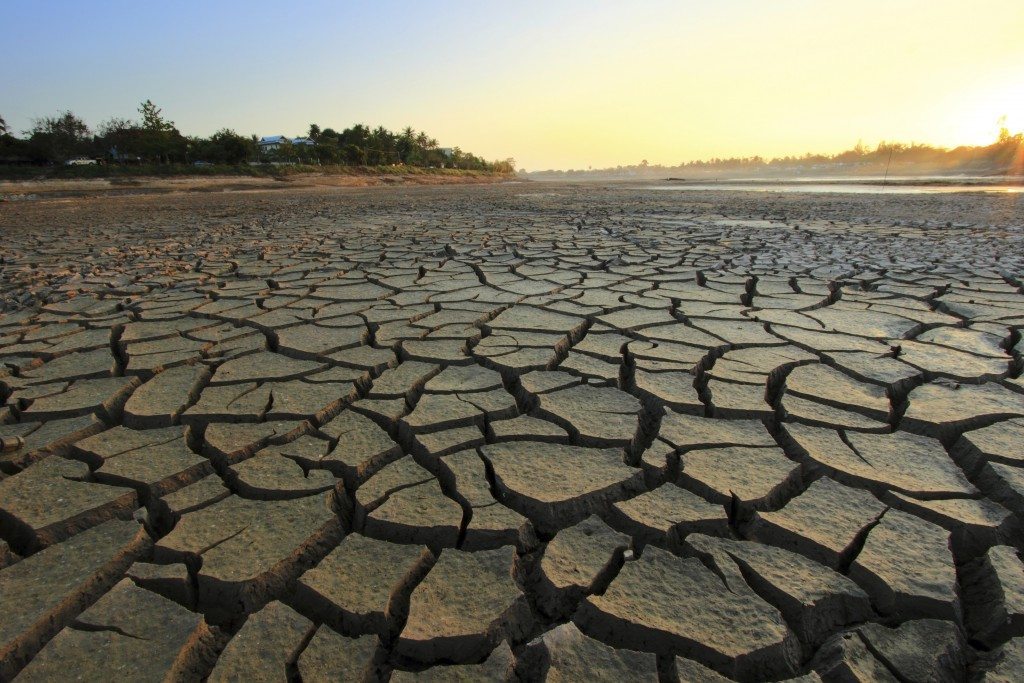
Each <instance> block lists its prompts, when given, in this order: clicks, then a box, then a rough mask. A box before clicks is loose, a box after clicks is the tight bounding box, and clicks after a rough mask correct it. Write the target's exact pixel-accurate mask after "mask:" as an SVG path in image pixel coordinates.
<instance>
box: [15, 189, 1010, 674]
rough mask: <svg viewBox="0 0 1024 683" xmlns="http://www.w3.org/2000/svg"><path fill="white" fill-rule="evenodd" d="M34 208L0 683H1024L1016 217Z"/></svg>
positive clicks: (903, 201)
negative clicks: (74, 679)
mask: <svg viewBox="0 0 1024 683" xmlns="http://www.w3.org/2000/svg"><path fill="white" fill-rule="evenodd" d="M419 180H420V178H413V179H411V180H409V183H415V182H418V181H419ZM21 188H22V189H23V190H26V188H28V189H27V190H26V191H24V192H16V193H13V194H17V195H18V197H17V198H16V199H15V200H12V201H6V202H3V203H0V235H2V236H3V245H2V247H0V398H2V402H0V437H2V438H3V443H2V445H3V450H2V452H0V615H3V618H0V680H11V679H16V680H18V681H35V680H58V679H62V678H66V676H67V672H68V671H69V670H72V671H74V672H75V673H76V675H78V676H79V677H80V678H81V679H82V680H98V679H109V677H110V676H111V674H112V673H113V672H116V674H115V675H117V676H119V677H120V678H122V679H124V680H133V681H134V680H197V681H198V680H204V679H206V680H211V681H225V680H270V679H274V680H290V681H307V682H308V681H320V680H367V681H382V680H392V681H410V680H421V679H422V680H456V679H458V680H523V681H539V680H571V681H577V680H614V681H624V680H650V681H656V680H661V681H676V680H679V681H723V680H736V681H764V680H773V681H779V680H791V679H792V680H797V679H799V680H802V681H818V680H825V681H833V680H837V681H838V680H841V681H846V680H884V681H918V680H920V681H926V680H927V681H960V680H963V681H967V680H979V679H981V678H982V677H987V678H986V679H985V680H1013V679H1014V678H1015V677H1017V676H1019V672H1020V671H1021V670H1024V563H1022V561H1021V556H1020V554H1019V553H1020V551H1021V549H1022V548H1024V536H1022V526H1021V523H1022V521H1024V520H1022V516H1024V453H1022V451H1021V444H1022V443H1024V380H1022V376H1021V371H1022V363H1024V359H1022V352H1024V341H1022V330H1024V206H1022V204H1021V196H1020V195H998V194H982V193H974V194H966V193H964V194H957V193H953V194H941V195H906V194H901V195H886V194H884V193H880V194H858V195H842V194H815V195H809V194H798V193H771V192H767V193H750V192H735V191H732V192H730V191H716V192H687V193H672V192H665V191H660V192H659V191H655V190H653V189H649V188H647V187H645V186H643V185H636V184H633V185H625V184H597V183H594V184H588V185H573V184H553V183H552V184H548V183H502V184H488V185H473V186H468V185H467V186H461V185H459V186H455V185H445V186H430V187H415V186H413V185H411V184H403V185H400V186H397V187H365V188H360V187H348V186H341V185H340V184H338V183H334V182H333V181H331V180H330V179H322V178H305V177H303V178H298V179H294V180H292V181H289V182H277V181H273V180H255V179H234V178H233V179H229V180H225V179H218V180H193V179H180V180H179V179H175V180H158V181H146V182H144V183H143V184H142V185H141V186H133V185H127V186H125V185H120V186H119V185H118V184H116V183H111V182H108V181H78V182H69V183H66V184H53V183H51V184H49V185H46V186H45V187H38V188H35V189H32V188H30V187H28V186H24V185H22V186H21ZM0 194H11V191H10V190H9V189H8V185H0ZM1015 672H1016V673H1015Z"/></svg>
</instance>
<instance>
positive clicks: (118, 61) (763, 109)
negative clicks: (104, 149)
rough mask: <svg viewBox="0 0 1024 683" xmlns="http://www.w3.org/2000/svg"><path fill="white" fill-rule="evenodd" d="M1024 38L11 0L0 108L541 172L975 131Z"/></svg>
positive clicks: (714, 7) (795, 1)
mask: <svg viewBox="0 0 1024 683" xmlns="http://www.w3.org/2000/svg"><path fill="white" fill-rule="evenodd" d="M1022 35H1024V3H1020V2H1017V1H1014V2H1010V1H1008V0H976V1H975V2H972V3H970V4H969V5H968V4H967V3H962V2H959V0H932V1H931V2H924V1H923V0H888V1H885V2H883V1H882V0H863V1H861V2H842V1H839V0H836V1H834V2H833V1H830V2H811V1H809V0H776V1H774V2H771V3H764V2H759V1H755V0H722V1H721V2H717V3H707V2H696V1H692V0H677V1H675V2H668V1H663V0H647V1H643V0H638V1H637V2H634V3H628V4H627V3H622V2H601V1H599V0H592V1H589V2H583V1H580V0H548V1H547V2H534V1H529V0H527V1H523V2H515V3H497V2H479V1H478V2H459V1H452V2H425V1H424V2H412V1H410V2H394V1H384V2H349V3H341V2H325V1H309V2H307V1H299V0H296V1H295V2H289V3H282V2H268V1H266V0H263V1H255V2H228V1H223V2H216V1H208V2H194V1H190V0H185V1H182V2H168V3H163V2H145V1H143V2H121V1H116V2H115V1H111V2H87V1H82V0H80V1H79V2H67V1H60V2H58V1H51V0H35V1H33V2H26V1H23V0H5V1H4V3H3V8H2V10H0V64H3V82H2V85H0V116H3V117H4V118H5V119H6V120H7V122H8V124H10V125H11V126H12V127H13V128H14V129H15V130H18V131H20V130H24V129H26V128H28V127H29V126H30V125H31V121H32V119H33V118H35V117H39V116H44V115H51V114H54V113H56V112H58V111H60V110H63V109H71V110H72V111H74V112H76V113H77V114H79V115H80V116H82V117H83V118H84V119H85V120H86V121H87V122H88V123H89V124H91V125H95V124H98V123H100V122H101V121H102V120H103V119H106V118H108V117H110V116H120V117H135V116H136V108H137V107H138V103H139V102H140V101H142V100H144V99H147V98H149V99H152V100H153V101H154V102H155V103H157V105H159V106H161V107H162V108H163V109H164V113H165V114H166V115H167V116H168V117H169V118H170V119H172V120H173V121H175V123H176V124H177V125H178V127H179V128H180V129H181V130H182V131H183V132H184V133H186V134H198V135H208V134H210V133H212V132H214V131H215V130H217V129H219V128H222V127H231V128H234V129H235V130H237V131H238V132H241V133H245V134H249V133H257V134H261V135H262V134H276V133H284V134H300V133H302V132H304V131H305V130H306V128H307V126H308V124H309V123H311V122H316V123H318V124H320V125H321V126H325V127H326V126H332V127H337V128H341V127H345V126H347V125H351V124H353V123H356V122H364V123H368V124H383V125H385V126H388V127H390V128H400V127H403V126H405V125H411V126H414V127H415V128H417V129H424V130H426V131H427V132H428V133H430V134H431V135H433V136H434V137H437V138H438V139H439V140H440V141H441V143H442V144H443V145H446V146H447V145H460V146H462V147H463V148H464V149H468V150H470V151H473V152H475V153H478V154H482V155H484V156H487V157H489V158H503V157H506V156H515V157H516V158H517V159H519V161H520V163H521V165H523V166H526V167H527V168H530V169H535V168H547V167H562V168H565V167H581V166H586V165H594V166H595V167H596V166H599V165H614V164H616V163H636V162H637V161H639V160H640V159H641V158H648V159H650V160H651V161H652V162H664V163H677V162H679V161H682V160H684V159H689V158H700V157H706V156H712V155H717V156H727V155H733V154H757V153H760V154H766V155H774V154H783V153H799V152H803V151H808V150H814V151H826V152H827V151H837V150H839V149H843V148H847V147H850V146H852V145H853V144H854V143H855V142H856V141H857V140H858V139H864V140H865V142H867V143H868V144H873V143H874V142H877V141H878V140H880V139H904V140H911V139H914V140H917V141H925V142H936V143H940V144H956V143H958V142H973V143H977V142H982V141H984V140H987V139H989V137H990V136H991V135H992V134H993V133H994V127H995V122H996V120H997V119H998V117H999V116H1002V115H1007V116H1008V117H1009V120H1010V123H1011V124H1013V123H1015V120H1014V118H1015V117H1018V116H1024V111H1022V112H1020V113H1019V114H1018V113H1015V109H1016V108H1018V105H1020V107H1019V108H1020V109H1022V110H1024V96H1022V92H1024V75H1022V74H1024V46H1022V44H1024V41H1021V40H1020V37H1021V36H1022ZM1014 74H1016V76H1014ZM1020 124H1021V126H1024V121H1021V122H1020Z"/></svg>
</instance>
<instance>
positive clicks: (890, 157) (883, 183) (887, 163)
mask: <svg viewBox="0 0 1024 683" xmlns="http://www.w3.org/2000/svg"><path fill="white" fill-rule="evenodd" d="M895 149H896V148H895V147H890V148H889V161H887V162H885V177H884V178H882V187H885V183H886V181H888V180H889V164H891V163H892V153H893V150H895Z"/></svg>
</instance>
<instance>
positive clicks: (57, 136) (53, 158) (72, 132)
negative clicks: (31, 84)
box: [29, 111, 92, 163]
mask: <svg viewBox="0 0 1024 683" xmlns="http://www.w3.org/2000/svg"><path fill="white" fill-rule="evenodd" d="M91 141H92V140H91V133H90V132H89V126H87V125H85V121H83V120H82V119H80V118H78V117H77V116H76V115H75V114H73V113H72V112H70V111H65V112H63V113H61V114H58V115H57V116H48V117H45V118H41V119H36V120H35V121H34V122H33V125H32V131H31V136H30V137H29V143H30V148H31V154H32V156H33V157H34V158H35V159H36V160H38V161H50V162H58V163H59V162H63V161H67V160H68V159H71V158H72V157H75V156H79V155H82V154H86V153H88V152H89V151H90V149H89V147H90V142H91Z"/></svg>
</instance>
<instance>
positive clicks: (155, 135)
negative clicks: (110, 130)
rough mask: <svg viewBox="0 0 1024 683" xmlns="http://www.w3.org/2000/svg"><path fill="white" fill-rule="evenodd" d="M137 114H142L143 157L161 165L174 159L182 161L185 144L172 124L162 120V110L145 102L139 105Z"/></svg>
mask: <svg viewBox="0 0 1024 683" xmlns="http://www.w3.org/2000/svg"><path fill="white" fill-rule="evenodd" d="M139 113H140V114H142V130H143V136H142V149H143V153H144V154H145V156H146V157H148V158H149V159H152V160H155V161H159V162H162V163H169V162H170V161H171V160H172V159H174V158H175V157H177V158H178V159H179V160H183V159H184V156H185V151H186V145H187V143H186V141H185V138H184V137H182V135H181V133H179V132H178V129H177V128H175V127H174V122H173V121H169V120H168V119H166V118H164V115H163V110H161V109H160V108H159V107H157V106H156V105H155V104H153V102H152V100H146V101H145V102H143V103H142V104H141V105H139Z"/></svg>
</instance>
